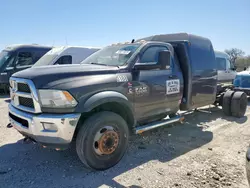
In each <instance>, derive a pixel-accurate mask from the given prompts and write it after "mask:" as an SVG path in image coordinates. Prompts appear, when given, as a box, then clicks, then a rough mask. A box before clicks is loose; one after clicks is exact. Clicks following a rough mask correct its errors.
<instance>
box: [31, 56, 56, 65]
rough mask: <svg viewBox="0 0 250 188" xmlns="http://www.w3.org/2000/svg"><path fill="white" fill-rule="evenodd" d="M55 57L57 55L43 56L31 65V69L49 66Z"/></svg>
mask: <svg viewBox="0 0 250 188" xmlns="http://www.w3.org/2000/svg"><path fill="white" fill-rule="evenodd" d="M57 56H58V54H45V55H44V56H42V57H41V58H40V59H39V60H38V61H37V62H36V63H35V64H34V65H33V67H38V66H46V65H49V64H50V63H51V62H52V61H53V60H54V59H55V58H56V57H57Z"/></svg>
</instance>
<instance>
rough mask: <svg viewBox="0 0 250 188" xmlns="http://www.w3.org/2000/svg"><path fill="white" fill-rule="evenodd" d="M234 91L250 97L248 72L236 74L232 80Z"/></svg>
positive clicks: (247, 70) (249, 73)
mask: <svg viewBox="0 0 250 188" xmlns="http://www.w3.org/2000/svg"><path fill="white" fill-rule="evenodd" d="M234 89H235V90H236V91H244V92H245V93H246V94H247V95H250V70H249V69H246V70H245V71H241V72H238V73H237V75H236V77H235V79H234Z"/></svg>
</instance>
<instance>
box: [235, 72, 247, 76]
mask: <svg viewBox="0 0 250 188" xmlns="http://www.w3.org/2000/svg"><path fill="white" fill-rule="evenodd" d="M237 76H250V71H241V72H238V73H237Z"/></svg>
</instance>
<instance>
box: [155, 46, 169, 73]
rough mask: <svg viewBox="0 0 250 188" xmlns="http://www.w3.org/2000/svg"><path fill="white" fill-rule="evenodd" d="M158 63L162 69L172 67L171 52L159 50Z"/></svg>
mask: <svg viewBox="0 0 250 188" xmlns="http://www.w3.org/2000/svg"><path fill="white" fill-rule="evenodd" d="M158 63H159V65H160V68H161V69H166V67H170V64H171V53H170V51H168V50H163V51H160V52H159V57H158Z"/></svg>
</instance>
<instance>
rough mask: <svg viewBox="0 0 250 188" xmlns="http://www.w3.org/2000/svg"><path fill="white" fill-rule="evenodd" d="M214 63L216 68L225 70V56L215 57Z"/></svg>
mask: <svg viewBox="0 0 250 188" xmlns="http://www.w3.org/2000/svg"><path fill="white" fill-rule="evenodd" d="M216 63H217V67H218V70H226V69H227V62H226V59H225V58H220V57H217V58H216Z"/></svg>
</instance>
